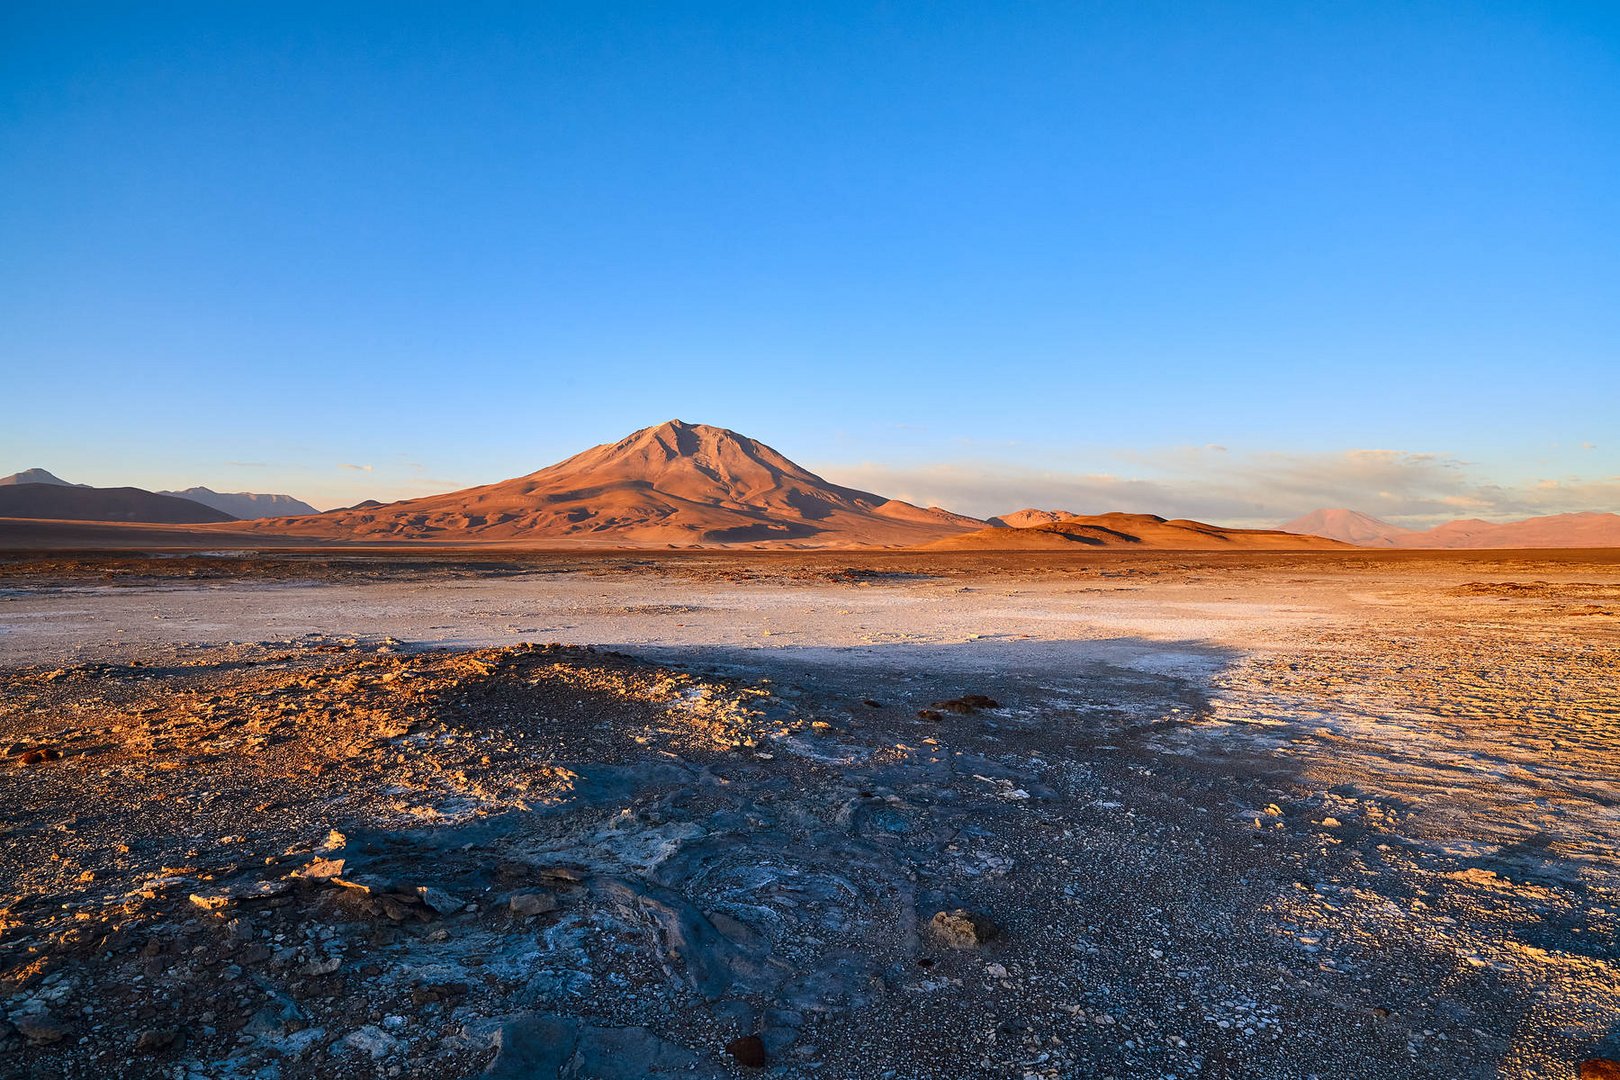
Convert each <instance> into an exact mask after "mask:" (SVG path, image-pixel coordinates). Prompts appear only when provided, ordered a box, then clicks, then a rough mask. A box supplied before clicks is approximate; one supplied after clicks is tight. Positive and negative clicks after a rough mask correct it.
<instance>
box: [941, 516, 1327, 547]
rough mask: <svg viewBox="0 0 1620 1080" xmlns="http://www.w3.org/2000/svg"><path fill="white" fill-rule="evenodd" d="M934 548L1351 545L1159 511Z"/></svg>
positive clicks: (1078, 520)
mask: <svg viewBox="0 0 1620 1080" xmlns="http://www.w3.org/2000/svg"><path fill="white" fill-rule="evenodd" d="M925 546H926V547H928V548H929V549H930V550H933V551H1084V550H1086V549H1087V548H1129V549H1137V550H1160V551H1225V550H1235V551H1299V550H1308V549H1334V550H1339V549H1343V548H1345V547H1346V545H1344V544H1341V543H1340V542H1338V541H1337V540H1328V539H1325V538H1323V537H1320V536H1298V535H1295V534H1293V533H1286V532H1279V531H1276V530H1271V529H1225V528H1222V527H1220V526H1218V525H1206V524H1204V523H1203V522H1201V521H1188V520H1185V519H1176V520H1173V521H1166V520H1165V519H1164V518H1162V517H1158V516H1156V515H1154V514H1121V513H1112V514H1094V515H1091V516H1078V515H1077V516H1074V517H1069V518H1065V519H1063V520H1061V521H1049V522H1042V523H1041V524H1037V525H1026V526H1023V527H1022V528H1005V527H1003V528H995V527H991V528H988V529H981V530H979V531H978V532H971V533H966V534H964V535H961V536H952V537H947V538H946V539H943V540H937V541H935V542H933V543H931V544H927V545H925Z"/></svg>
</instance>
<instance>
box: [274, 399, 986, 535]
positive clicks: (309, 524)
mask: <svg viewBox="0 0 1620 1080" xmlns="http://www.w3.org/2000/svg"><path fill="white" fill-rule="evenodd" d="M980 524H981V523H980V522H979V521H977V520H975V519H973V518H965V517H961V516H959V515H956V514H952V513H949V512H948V511H944V510H939V509H923V508H922V507H918V506H912V505H911V504H910V503H905V502H900V501H898V500H894V499H885V498H883V497H882V496H880V495H874V494H872V493H871V492H866V491H858V490H856V489H854V488H846V487H840V486H839V485H837V484H832V483H829V482H828V481H826V480H824V479H822V478H821V477H819V476H817V475H816V474H815V473H813V472H810V471H809V470H808V469H805V468H803V467H802V466H800V465H797V464H795V463H794V462H792V461H790V460H788V459H787V458H786V457H784V456H782V455H781V454H780V453H778V452H777V451H775V450H773V449H771V448H770V447H769V446H766V445H765V444H764V443H761V442H757V441H755V440H754V439H750V438H749V437H748V436H746V435H739V434H738V433H737V432H735V431H730V430H728V429H726V428H720V427H710V426H708V425H706V424H688V423H685V422H684V421H681V420H670V421H668V422H667V423H663V424H659V425H657V426H656V427H649V428H643V429H642V430H640V431H637V432H634V433H632V434H630V435H628V436H626V437H625V438H623V439H620V440H619V441H618V442H614V443H604V444H603V445H601V446H596V447H592V448H591V449H589V450H586V451H583V452H582V453H578V454H575V455H574V456H573V457H571V458H568V459H567V460H565V461H560V462H558V463H557V464H555V465H551V466H548V467H547V468H544V469H541V470H539V471H538V472H533V473H530V474H528V475H527V476H520V477H517V478H516V479H513V480H504V481H502V482H500V483H498V484H487V485H484V486H482V487H473V488H466V489H464V490H461V491H453V492H450V493H448V494H444V495H432V496H428V497H426V498H421V499H409V500H406V501H404V502H397V503H389V504H387V505H384V506H379V507H373V508H369V509H359V508H356V509H354V510H347V511H332V512H329V513H326V514H320V515H315V516H307V517H294V518H274V519H267V520H264V521H260V522H255V523H254V525H255V527H256V528H260V529H264V530H270V531H275V532H279V533H293V534H302V535H310V536H316V535H318V536H333V537H338V536H342V537H360V538H371V539H382V538H397V539H420V540H437V541H440V542H443V543H456V542H464V541H502V540H504V541H529V542H534V541H541V542H543V541H545V540H548V539H556V540H569V541H580V540H584V541H592V542H596V543H600V544H603V545H626V546H663V545H672V546H688V545H711V544H749V545H754V544H766V545H772V546H777V545H784V546H803V547H853V546H867V545H872V546H883V547H890V546H893V547H900V546H909V545H912V544H920V543H926V542H928V541H930V540H937V539H939V538H941V537H944V536H950V535H952V534H954V533H959V532H963V531H966V530H968V529H972V528H977V527H978V526H979V525H980Z"/></svg>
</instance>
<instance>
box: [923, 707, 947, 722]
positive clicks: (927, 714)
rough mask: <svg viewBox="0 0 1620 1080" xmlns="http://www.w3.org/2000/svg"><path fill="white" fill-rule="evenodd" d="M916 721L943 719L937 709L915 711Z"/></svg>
mask: <svg viewBox="0 0 1620 1080" xmlns="http://www.w3.org/2000/svg"><path fill="white" fill-rule="evenodd" d="M917 719H919V720H943V719H945V717H944V716H942V715H941V714H940V712H939V711H938V710H937V709H918V710H917Z"/></svg>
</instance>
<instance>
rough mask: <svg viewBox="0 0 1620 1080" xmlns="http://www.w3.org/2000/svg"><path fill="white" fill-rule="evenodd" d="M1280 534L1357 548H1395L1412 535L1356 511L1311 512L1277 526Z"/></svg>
mask: <svg viewBox="0 0 1620 1080" xmlns="http://www.w3.org/2000/svg"><path fill="white" fill-rule="evenodd" d="M1280 527H1281V529H1282V531H1283V532H1290V533H1300V534H1303V535H1306V536H1325V537H1327V538H1328V539H1329V540H1343V541H1344V542H1345V543H1347V544H1355V545H1357V546H1359V547H1396V546H1398V545H1399V544H1400V543H1401V541H1402V540H1403V539H1404V538H1406V537H1408V536H1411V535H1412V530H1411V529H1403V528H1401V527H1400V526H1399V525H1391V524H1390V523H1389V522H1387V521H1380V520H1378V519H1377V518H1375V517H1371V516H1369V515H1367V514H1363V513H1361V512H1360V511H1359V510H1345V509H1337V510H1314V511H1312V512H1311V513H1309V514H1306V515H1305V516H1304V517H1297V518H1295V519H1294V520H1293V521H1290V522H1287V523H1286V524H1284V525H1282V526H1280Z"/></svg>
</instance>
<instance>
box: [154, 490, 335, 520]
mask: <svg viewBox="0 0 1620 1080" xmlns="http://www.w3.org/2000/svg"><path fill="white" fill-rule="evenodd" d="M157 494H159V495H172V496H174V497H175V498H177V499H190V500H191V501H192V502H199V503H202V504H203V505H204V506H211V507H213V508H214V509H215V510H218V511H220V512H222V513H226V514H229V515H231V517H233V518H241V519H243V520H249V519H252V518H265V517H292V516H295V515H301V514H316V513H319V512H320V511H318V510H316V509H315V508H314V507H313V506H311V505H309V503H307V502H304V501H303V500H302V499H295V498H293V497H292V496H291V495H260V494H257V493H255V492H251V491H213V490H211V489H209V488H205V487H191V488H186V490H184V491H160V492H158V493H157Z"/></svg>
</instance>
